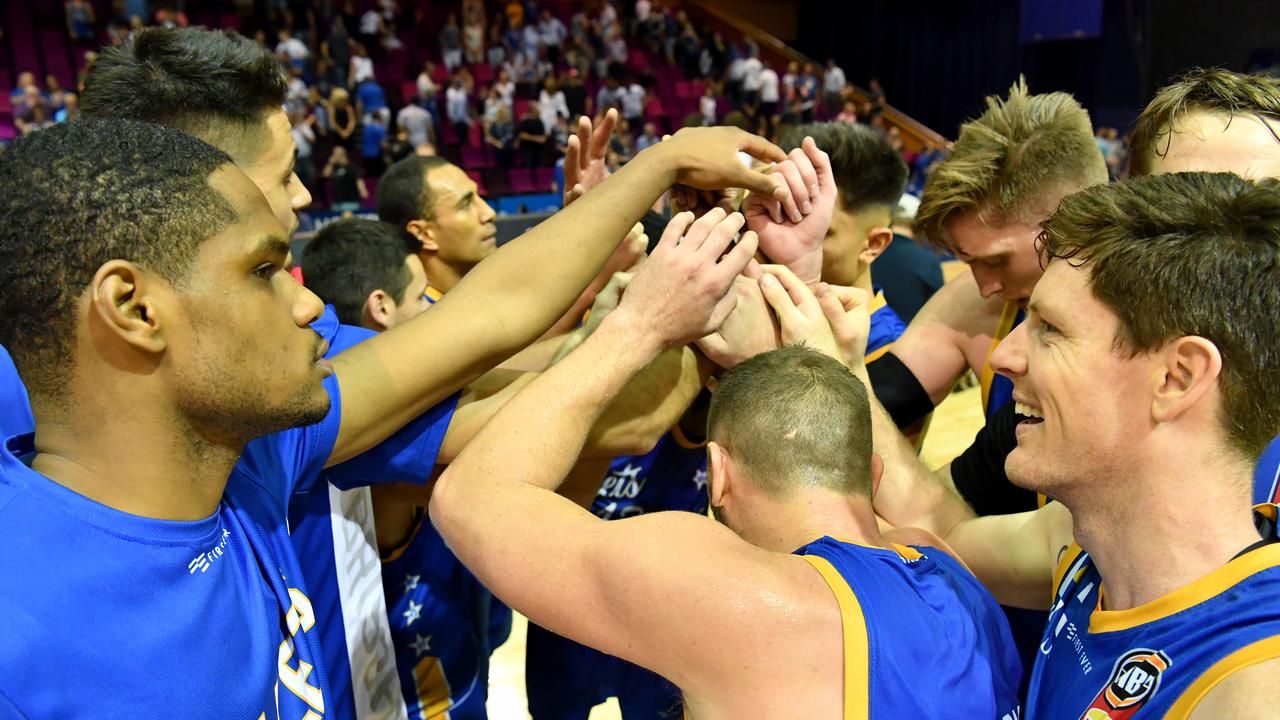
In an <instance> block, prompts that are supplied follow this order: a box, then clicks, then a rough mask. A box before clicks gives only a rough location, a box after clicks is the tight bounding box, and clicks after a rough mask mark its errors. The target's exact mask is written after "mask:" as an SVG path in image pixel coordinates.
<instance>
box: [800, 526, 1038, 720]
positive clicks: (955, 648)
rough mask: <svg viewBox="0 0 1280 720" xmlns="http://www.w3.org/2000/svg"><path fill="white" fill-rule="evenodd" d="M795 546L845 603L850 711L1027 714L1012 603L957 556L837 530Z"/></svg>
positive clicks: (873, 715) (864, 714)
mask: <svg viewBox="0 0 1280 720" xmlns="http://www.w3.org/2000/svg"><path fill="white" fill-rule="evenodd" d="M796 554H797V555H800V556H801V557H803V558H804V559H805V560H806V561H808V562H809V564H811V565H813V567H814V568H815V569H817V570H818V572H819V573H821V575H822V578H823V579H824V580H825V581H826V583H827V585H828V587H830V588H831V591H832V592H833V593H834V594H835V596H836V600H837V601H838V602H839V605H840V617H841V620H842V625H843V631H844V672H845V688H846V689H845V698H844V703H845V707H844V717H846V718H869V719H870V720H879V719H880V718H885V719H886V720H887V719H889V718H1003V719H1004V720H1016V719H1017V718H1018V717H1020V707H1019V701H1018V683H1019V680H1020V679H1021V676H1022V665H1021V663H1020V662H1019V661H1018V656H1017V653H1015V652H1014V650H1013V638H1012V637H1011V636H1010V634H1009V628H1008V626H1007V625H1006V624H1005V619H1004V613H1003V612H1001V610H1000V606H999V605H998V604H996V601H995V598H993V597H991V594H990V593H988V592H987V591H986V589H985V588H983V587H982V585H981V584H979V583H978V580H977V578H975V577H974V576H973V575H972V574H971V573H970V572H969V571H968V570H966V569H965V568H964V567H963V566H962V565H960V563H958V562H956V560H954V559H953V558H951V557H950V556H949V555H947V554H946V553H944V552H942V551H940V550H936V549H934V548H916V547H904V546H902V545H895V546H894V549H893V550H890V549H888V548H875V547H866V546H861V545H855V544H853V543H847V542H842V541H840V540H836V539H833V538H830V537H823V538H819V539H818V540H815V541H814V542H811V543H809V544H808V545H805V546H804V547H802V548H800V549H799V550H796ZM1032 717H1036V716H1032Z"/></svg>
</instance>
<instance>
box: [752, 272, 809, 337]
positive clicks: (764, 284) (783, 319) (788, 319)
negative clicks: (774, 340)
mask: <svg viewBox="0 0 1280 720" xmlns="http://www.w3.org/2000/svg"><path fill="white" fill-rule="evenodd" d="M760 292H761V294H763V295H764V299H765V302H767V303H769V307H771V308H773V312H774V313H775V314H777V316H778V321H779V322H780V323H781V324H782V325H783V326H784V327H786V326H787V325H790V324H794V323H796V322H798V321H801V320H803V319H804V316H803V315H802V314H801V312H800V310H799V308H797V307H796V305H795V303H793V302H792V301H791V295H790V293H788V292H787V289H786V288H785V287H783V286H782V283H780V282H778V278H776V277H774V276H773V275H770V274H769V273H764V274H763V275H761V276H760Z"/></svg>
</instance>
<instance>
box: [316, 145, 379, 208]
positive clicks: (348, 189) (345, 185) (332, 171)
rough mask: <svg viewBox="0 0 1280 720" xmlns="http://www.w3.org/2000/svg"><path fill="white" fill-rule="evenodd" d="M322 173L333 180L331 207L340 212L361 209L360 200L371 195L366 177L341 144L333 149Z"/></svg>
mask: <svg viewBox="0 0 1280 720" xmlns="http://www.w3.org/2000/svg"><path fill="white" fill-rule="evenodd" d="M320 174H321V175H322V176H324V178H325V179H327V180H329V181H331V182H332V185H333V204H332V205H331V206H330V207H331V208H332V209H334V210H337V211H338V212H343V213H347V212H355V211H356V210H359V209H360V202H361V201H362V200H364V199H365V198H367V197H369V189H368V188H367V187H365V184H364V178H362V177H360V174H359V172H358V171H357V170H356V169H355V168H353V167H352V166H351V160H350V159H349V158H348V157H347V149H346V148H344V147H342V146H341V145H339V146H337V147H335V148H334V149H333V153H332V154H330V155H329V162H328V163H327V164H325V166H324V171H322V172H321V173H320Z"/></svg>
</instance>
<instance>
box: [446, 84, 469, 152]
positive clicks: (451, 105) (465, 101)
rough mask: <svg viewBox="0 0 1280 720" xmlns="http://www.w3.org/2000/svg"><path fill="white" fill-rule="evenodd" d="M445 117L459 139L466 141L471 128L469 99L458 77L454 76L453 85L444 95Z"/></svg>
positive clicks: (464, 85)
mask: <svg viewBox="0 0 1280 720" xmlns="http://www.w3.org/2000/svg"><path fill="white" fill-rule="evenodd" d="M444 110H445V116H446V118H447V119H448V121H449V122H451V123H453V126H454V129H455V131H456V132H457V134H458V138H459V139H466V137H467V131H468V130H469V129H470V128H471V97H470V95H469V94H468V93H467V87H466V84H465V82H464V80H463V78H462V76H460V75H454V77H453V84H452V85H451V86H449V89H448V90H446V91H445V93H444Z"/></svg>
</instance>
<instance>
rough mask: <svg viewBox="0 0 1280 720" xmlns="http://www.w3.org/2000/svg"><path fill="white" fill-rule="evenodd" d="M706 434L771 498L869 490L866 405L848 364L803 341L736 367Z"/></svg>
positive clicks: (720, 389) (720, 390) (714, 402)
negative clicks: (799, 491)
mask: <svg viewBox="0 0 1280 720" xmlns="http://www.w3.org/2000/svg"><path fill="white" fill-rule="evenodd" d="M707 437H708V438H709V439H711V440H713V441H715V442H716V443H718V444H719V445H721V446H723V447H724V448H725V450H726V451H727V452H728V453H729V455H730V456H731V457H732V458H733V460H734V463H735V464H737V465H739V466H741V467H742V468H743V469H744V471H745V472H746V474H747V475H748V479H749V480H750V481H751V482H752V483H753V484H755V485H756V486H758V487H760V488H761V489H763V490H764V491H765V492H767V493H769V494H770V495H771V496H773V497H777V498H785V497H787V496H788V495H789V494H790V493H791V492H792V491H793V490H795V489H796V488H798V487H800V486H802V485H808V486H813V487H823V488H827V489H829V490H833V491H835V492H838V493H843V494H858V495H865V496H870V494H871V405H870V402H869V400H868V399H867V388H866V386H864V385H863V384H862V382H861V381H859V380H858V379H857V378H856V377H854V376H853V374H852V373H850V372H849V370H848V368H846V367H845V366H844V365H842V364H840V363H839V362H837V361H836V360H834V359H832V358H830V357H828V356H826V355H823V354H822V353H820V352H818V351H816V350H812V349H809V348H806V347H803V346H791V347H783V348H778V349H777V350H772V351H770V352H767V353H762V354H760V355H756V356H755V357H753V358H751V359H750V360H747V361H746V362H743V363H741V364H739V365H738V366H737V367H734V368H733V369H732V370H729V371H728V372H726V373H725V374H724V376H723V377H722V378H721V379H720V383H719V385H718V386H717V387H716V392H715V394H714V395H713V396H712V399H711V410H710V414H709V415H708V419H707Z"/></svg>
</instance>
